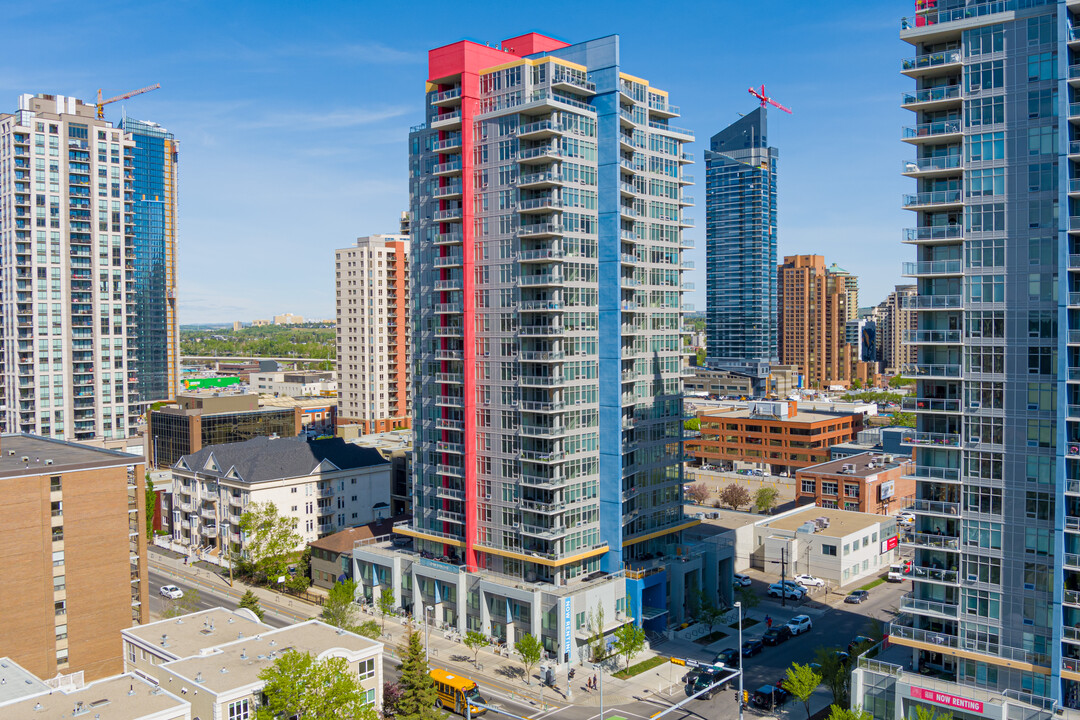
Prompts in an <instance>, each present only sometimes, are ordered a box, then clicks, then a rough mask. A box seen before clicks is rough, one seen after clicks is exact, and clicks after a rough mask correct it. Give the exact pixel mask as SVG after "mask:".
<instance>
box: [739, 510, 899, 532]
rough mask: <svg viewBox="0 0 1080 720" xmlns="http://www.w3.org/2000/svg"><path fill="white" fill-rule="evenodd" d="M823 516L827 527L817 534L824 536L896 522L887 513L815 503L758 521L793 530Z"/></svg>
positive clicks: (774, 527) (763, 524)
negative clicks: (822, 505) (845, 508)
mask: <svg viewBox="0 0 1080 720" xmlns="http://www.w3.org/2000/svg"><path fill="white" fill-rule="evenodd" d="M819 517H823V518H827V519H828V521H829V527H827V528H825V529H824V530H821V531H820V532H819V533H817V534H818V535H824V536H826V537H847V536H848V535H852V534H854V533H857V532H859V531H860V530H869V529H870V528H873V527H877V526H878V525H880V524H881V523H885V522H890V521H892V522H894V523H895V522H896V521H895V520H893V519H892V518H891V517H889V516H888V515H874V514H873V513H862V512H855V511H853V510H840V509H837V508H823V507H818V506H817V505H807V506H806V507H802V508H799V509H797V510H792V511H791V512H789V513H785V514H783V515H779V516H777V517H776V518H774V519H772V520H766V521H765V522H762V523H760V525H761V527H764V528H771V529H773V530H786V531H788V532H795V531H796V530H798V529H799V528H800V527H802V526H803V525H805V524H806V523H808V522H813V521H814V520H815V519H816V518H819Z"/></svg>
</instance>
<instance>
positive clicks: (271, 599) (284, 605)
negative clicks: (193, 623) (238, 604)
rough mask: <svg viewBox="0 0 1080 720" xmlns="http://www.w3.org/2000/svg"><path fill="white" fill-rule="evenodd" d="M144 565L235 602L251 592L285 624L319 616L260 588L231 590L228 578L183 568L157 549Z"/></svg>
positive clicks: (236, 582) (291, 599)
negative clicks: (288, 621) (289, 621)
mask: <svg viewBox="0 0 1080 720" xmlns="http://www.w3.org/2000/svg"><path fill="white" fill-rule="evenodd" d="M147 563H148V566H149V568H150V569H152V570H156V571H159V572H164V573H167V574H170V575H173V576H174V577H178V578H181V579H183V580H184V581H185V582H187V583H189V584H191V585H194V586H196V587H202V588H204V589H207V590H212V591H213V592H215V593H218V594H221V595H225V596H226V597H229V598H232V599H234V600H236V601H239V600H240V598H241V597H243V596H244V593H245V592H247V591H248V590H251V591H252V592H253V593H255V595H256V597H258V598H259V606H260V607H262V608H263V609H264V610H269V611H270V612H272V613H275V614H277V615H280V616H281V617H283V618H284V619H286V620H291V621H293V622H303V621H304V620H309V619H311V618H313V617H318V615H319V613H320V609H319V607H318V606H317V605H315V604H313V603H308V602H305V601H303V600H301V599H299V598H295V597H292V596H289V595H283V594H281V593H276V592H274V591H273V590H268V589H266V588H263V587H256V586H253V585H247V584H245V583H243V582H241V581H239V580H234V581H233V584H232V586H231V587H230V586H229V580H228V577H227V576H225V577H223V576H222V575H221V573H220V572H216V571H213V570H207V569H205V568H201V567H198V565H185V564H184V561H183V559H182V558H177V557H171V556H170V555H168V554H166V553H165V552H162V551H161V549H160V548H151V549H150V553H149V555H148V557H147Z"/></svg>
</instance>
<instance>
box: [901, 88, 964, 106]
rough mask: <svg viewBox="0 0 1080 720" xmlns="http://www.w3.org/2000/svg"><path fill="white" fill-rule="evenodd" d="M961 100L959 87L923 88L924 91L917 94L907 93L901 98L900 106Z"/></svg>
mask: <svg viewBox="0 0 1080 720" xmlns="http://www.w3.org/2000/svg"><path fill="white" fill-rule="evenodd" d="M959 99H960V86H959V85H942V86H939V87H932V88H923V89H922V90H916V91H915V92H905V93H903V94H902V95H901V97H900V104H901V105H918V104H920V103H928V102H941V101H944V100H959Z"/></svg>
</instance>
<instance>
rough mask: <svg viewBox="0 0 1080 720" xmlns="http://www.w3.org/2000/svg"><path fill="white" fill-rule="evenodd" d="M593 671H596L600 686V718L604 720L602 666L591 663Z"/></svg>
mask: <svg viewBox="0 0 1080 720" xmlns="http://www.w3.org/2000/svg"><path fill="white" fill-rule="evenodd" d="M592 667H593V670H595V671H596V677H597V679H598V680H599V684H600V718H599V720H604V666H603V665H601V664H599V663H593V666H592Z"/></svg>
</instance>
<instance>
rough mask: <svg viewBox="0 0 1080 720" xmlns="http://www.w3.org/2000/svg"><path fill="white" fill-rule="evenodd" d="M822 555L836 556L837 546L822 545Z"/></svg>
mask: <svg viewBox="0 0 1080 720" xmlns="http://www.w3.org/2000/svg"><path fill="white" fill-rule="evenodd" d="M821 554H822V555H832V556H835V555H836V546H835V545H822V546H821Z"/></svg>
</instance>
